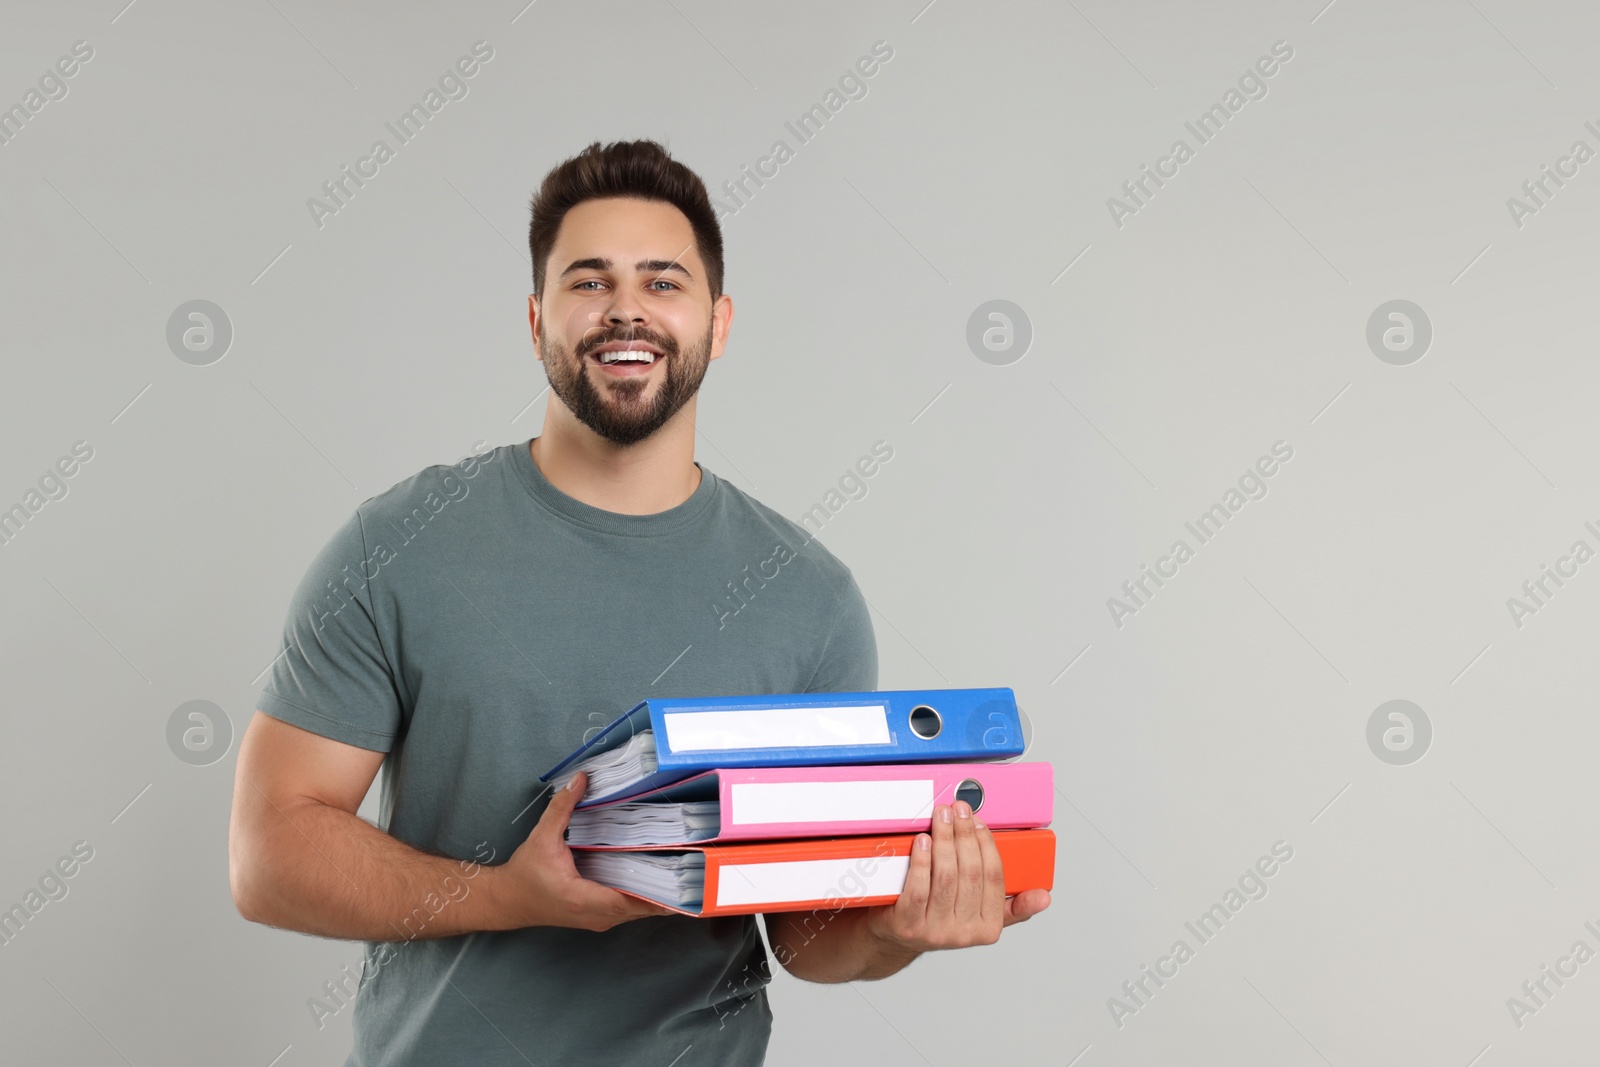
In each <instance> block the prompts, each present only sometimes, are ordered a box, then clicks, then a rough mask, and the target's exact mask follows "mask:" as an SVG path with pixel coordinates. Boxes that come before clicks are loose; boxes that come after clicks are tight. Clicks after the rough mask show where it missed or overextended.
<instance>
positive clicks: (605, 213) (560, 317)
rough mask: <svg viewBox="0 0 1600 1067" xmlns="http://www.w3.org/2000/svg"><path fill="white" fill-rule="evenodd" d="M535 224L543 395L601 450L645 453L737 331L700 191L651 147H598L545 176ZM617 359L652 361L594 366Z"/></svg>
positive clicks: (715, 230)
mask: <svg viewBox="0 0 1600 1067" xmlns="http://www.w3.org/2000/svg"><path fill="white" fill-rule="evenodd" d="M532 215H533V218H532V222H531V223H530V225H529V227H528V245H529V250H530V251H531V253H532V255H533V284H534V291H533V295H532V297H531V298H530V299H529V301H528V309H529V311H528V314H529V322H530V325H531V327H532V329H533V332H534V340H535V344H536V346H537V351H538V355H539V358H540V359H541V360H542V361H543V362H544V364H545V373H546V375H547V376H548V377H549V379H550V389H551V392H553V393H554V394H555V396H556V398H557V399H558V400H560V401H561V403H562V404H564V405H565V406H566V407H567V408H568V409H569V410H571V412H572V413H573V415H574V416H576V417H577V419H578V420H579V421H580V422H582V423H583V424H584V425H585V426H587V427H589V429H591V430H593V431H594V432H595V433H596V434H598V435H600V436H601V437H604V438H605V439H607V440H609V441H611V442H613V443H615V444H619V445H629V444H633V443H635V442H637V441H641V440H644V439H645V438H647V437H649V436H650V435H651V434H653V433H655V432H656V430H658V429H660V428H661V427H662V426H663V425H665V424H666V423H667V421H668V420H670V419H671V418H672V417H673V416H674V415H676V414H677V413H678V411H679V410H681V409H682V408H683V407H684V406H685V405H686V404H688V403H689V402H690V401H692V400H693V399H694V396H695V394H696V392H698V390H699V388H700V383H701V381H702V379H703V378H704V377H705V373H706V368H707V366H708V365H709V364H710V361H711V360H713V359H716V358H718V357H719V356H721V355H722V350H723V346H724V345H725V344H726V342H727V333H728V324H729V323H730V322H731V320H732V318H733V302H732V300H731V299H729V298H728V297H727V296H726V295H724V294H723V292H722V231H721V228H720V227H719V225H718V224H717V217H716V213H715V212H714V211H713V210H712V207H711V200H710V197H709V196H708V195H707V193H706V187H705V183H704V182H702V181H701V180H700V179H699V178H698V177H697V176H696V175H695V174H694V172H693V171H691V170H689V169H688V168H687V167H685V166H684V165H683V164H681V163H678V162H676V161H675V160H673V159H672V157H671V156H669V155H667V153H666V150H665V149H663V148H662V147H661V146H660V145H658V144H656V143H655V142H654V141H632V142H616V143H613V144H610V145H606V146H604V147H602V146H601V145H600V143H599V142H596V143H594V144H592V145H590V146H589V147H588V148H586V149H584V150H583V151H582V152H580V153H579V154H578V155H576V156H574V157H572V158H571V159H568V160H566V161H565V162H563V163H561V164H560V165H559V166H557V167H556V168H555V169H554V170H552V171H551V172H550V173H549V175H547V176H546V177H545V180H544V182H543V183H542V184H541V185H540V187H539V191H538V192H537V193H535V194H534V197H533V204H532ZM623 347H632V348H635V349H643V350H645V351H646V352H648V353H649V354H650V355H651V356H653V360H652V361H651V362H648V363H645V362H636V361H619V362H609V363H608V362H605V361H604V360H602V355H603V353H602V352H601V351H600V350H601V349H608V350H611V349H617V348H623ZM609 358H612V359H614V358H615V356H614V355H612V356H610V357H609Z"/></svg>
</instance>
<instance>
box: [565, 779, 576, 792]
mask: <svg viewBox="0 0 1600 1067" xmlns="http://www.w3.org/2000/svg"><path fill="white" fill-rule="evenodd" d="M576 788H578V780H577V779H576V778H574V779H572V780H571V781H569V782H568V783H567V792H569V793H570V792H572V791H573V790H574V789H576Z"/></svg>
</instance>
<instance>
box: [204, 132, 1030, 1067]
mask: <svg viewBox="0 0 1600 1067" xmlns="http://www.w3.org/2000/svg"><path fill="white" fill-rule="evenodd" d="M532 215H533V219H532V225H531V227H530V231H529V243H530V247H531V250H532V253H533V263H534V292H533V295H532V296H531V297H530V299H529V302H528V321H529V325H530V327H531V329H532V332H533V337H534V345H535V352H536V354H537V356H538V358H539V359H540V360H541V361H543V363H544V365H545V373H546V375H547V376H548V378H549V381H550V390H551V394H552V395H551V398H550V401H549V406H548V410H547V412H546V415H545V422H544V428H543V431H542V433H541V434H540V436H539V437H537V438H534V439H533V440H532V441H531V442H527V441H525V442H521V443H518V444H510V445H504V446H501V447H499V448H496V449H493V450H490V451H488V452H485V453H482V454H480V455H476V456H470V457H468V458H467V459H466V460H465V461H463V462H462V463H461V464H458V465H457V466H454V467H442V466H441V467H430V468H428V469H426V470H424V471H421V472H420V473H418V474H416V475H415V476H413V477H411V478H409V479H407V480H405V481H403V482H400V483H399V484H397V485H396V486H394V487H393V488H391V489H389V490H388V491H387V492H385V493H382V494H380V495H378V496H376V497H373V498H372V499H370V500H368V501H366V502H364V503H363V504H362V505H361V506H360V507H359V508H357V509H356V512H355V514H354V515H353V516H352V517H351V518H350V520H349V521H348V522H347V523H345V525H344V527H343V528H342V529H340V530H339V532H338V533H336V534H335V535H334V537H333V538H332V540H331V541H329V543H328V544H327V546H326V547H325V548H323V550H322V551H321V552H320V553H319V555H318V556H317V558H316V559H315V561H314V562H313V563H312V565H311V568H310V569H309V571H308V572H307V574H306V576H305V578H304V580H303V581H302V582H301V584H300V586H299V588H298V589H297V591H296V593H295V596H294V599H293V602H292V604H291V607H290V611H289V616H288V621H287V624H286V626H285V640H286V643H287V646H288V647H287V652H286V653H285V655H284V656H283V657H282V658H281V659H280V660H279V661H278V663H277V664H276V666H275V667H274V668H273V671H272V674H271V676H270V678H269V679H268V682H267V684H266V686H265V687H264V690H263V692H262V695H261V702H260V705H259V707H260V710H259V712H258V713H257V714H256V715H255V716H254V718H253V720H252V721H251V723H250V726H249V729H248V730H247V732H246V734H245V736H244V739H243V741H242V742H241V744H240V750H239V764H238V774H237V779H236V783H235V789H234V803H233V814H232V823H231V826H230V832H229V860H230V878H231V884H232V889H233V897H234V901H235V904H236V906H237V907H238V909H239V911H240V914H241V915H243V916H244V917H245V918H247V919H250V920H252V921H255V922H262V923H268V924H271V925H273V926H279V927H284V928H287V929H292V930H300V931H304V932H306V933H311V934H317V935H321V936H324V937H333V938H347V939H360V940H363V941H366V942H367V946H366V954H365V961H364V964H363V966H362V968H361V972H362V973H361V975H360V976H359V993H357V991H356V989H355V988H354V986H355V980H354V977H352V978H351V979H350V980H349V981H348V982H344V983H339V984H337V985H333V986H331V987H330V988H329V989H328V990H327V991H326V992H327V993H328V996H327V997H324V998H313V1000H312V1002H311V1004H310V1005H309V1008H310V1011H311V1013H312V1014H313V1015H314V1016H316V1018H317V1020H318V1023H319V1025H320V1024H321V1020H322V1019H323V1018H324V1017H326V1016H327V1015H332V1014H336V1013H337V1012H339V1011H341V1010H342V1009H343V1007H344V1006H345V1004H346V1003H347V999H346V998H351V997H353V998H354V1002H355V1007H354V1016H353V1019H354V1030H355V1051H354V1052H353V1054H352V1055H351V1057H350V1060H349V1061H348V1062H349V1063H350V1064H383V1065H385V1067H400V1065H408V1064H441V1063H471V1064H475V1065H482V1064H491V1065H492V1064H526V1063H527V1062H536V1063H559V1064H634V1063H651V1064H666V1063H668V1062H672V1061H673V1057H675V1056H678V1055H680V1054H681V1053H683V1052H687V1051H689V1050H690V1049H692V1053H691V1054H690V1055H689V1056H688V1057H686V1058H685V1059H684V1060H683V1061H682V1063H683V1064H685V1065H688V1064H695V1065H701V1064H729V1065H732V1064H751V1063H758V1062H760V1061H761V1059H762V1057H763V1055H764V1053H765V1049H766V1044H767V1039H768V1035H769V1033H770V1030H771V1021H772V1014H771V1012H770V1010H769V1009H768V1006H767V998H766V991H765V986H766V984H767V982H768V981H769V980H770V970H769V968H768V965H767V954H766V950H765V948H764V946H763V945H762V940H761V936H760V933H759V931H758V929H757V925H756V922H755V919H754V917H753V916H736V917H720V918H712V919H695V918H689V917H686V916H681V915H678V914H676V913H673V912H671V911H669V910H668V909H666V908H663V907H659V906H656V905H654V904H649V903H646V902H644V901H641V900H639V899H637V898H634V897H630V896H627V895H625V894H621V893H617V892H615V891H612V890H610V889H607V888H605V887H604V886H601V885H599V884H597V883H594V882H590V881H587V880H585V879H583V878H580V877H579V876H578V874H577V871H576V869H575V868H574V866H573V863H572V858H571V853H570V852H569V851H568V850H567V847H566V845H565V843H564V841H563V836H562V835H563V832H564V830H565V828H566V825H567V818H568V815H569V814H570V812H571V811H572V808H573V806H574V805H575V804H576V803H577V802H578V800H579V799H580V798H581V796H582V790H583V781H582V779H581V777H580V779H579V781H578V783H577V785H576V788H575V789H573V790H568V791H563V792H561V793H559V794H554V795H552V794H551V793H550V791H549V790H548V789H546V788H543V787H541V785H540V783H539V781H538V775H539V774H541V773H543V772H544V771H546V770H548V769H549V768H551V767H552V766H554V765H555V764H556V763H557V762H559V761H560V760H561V758H562V757H564V756H566V755H567V754H568V753H569V752H570V751H572V750H573V749H574V748H576V747H577V746H578V745H579V744H580V743H581V742H582V741H583V740H584V738H585V736H589V735H592V734H593V732H594V730H595V729H596V728H597V727H599V726H602V725H604V724H605V723H607V722H610V721H611V720H612V719H614V718H615V717H616V716H618V715H620V714H621V713H622V712H624V711H626V710H627V709H628V708H629V707H631V706H632V705H633V704H635V703H636V702H637V701H638V700H639V699H640V698H642V697H646V696H696V695H718V694H738V693H763V692H766V693H782V692H802V691H825V692H834V691H849V690H871V689H875V688H876V687H877V673H878V662H877V647H876V644H875V642H874V637H873V633H872V625H871V621H870V619H869V617H868V614H867V606H866V602H865V600H864V599H863V597H862V595H861V593H860V591H859V590H858V589H857V588H856V586H855V582H854V580H853V578H852V576H851V573H850V571H849V570H848V568H846V567H845V566H844V565H843V564H842V563H840V562H839V561H838V560H837V559H835V558H834V557H833V556H832V555H831V554H830V553H828V552H827V550H826V549H824V548H823V547H822V546H821V545H820V544H819V543H817V542H814V541H811V540H810V539H809V538H808V537H807V536H806V532H805V530H804V529H803V528H801V527H799V526H797V525H796V524H795V523H793V522H790V521H789V520H787V519H784V518H783V517H781V516H779V515H778V514H777V513H775V512H773V511H772V510H770V509H769V508H767V507H765V506H764V505H762V504H760V503H758V502H757V501H755V500H753V499H752V498H750V497H749V496H747V495H746V494H744V493H742V492H740V491H739V490H738V489H736V488H734V487H733V486H732V485H730V484H728V483H727V482H725V481H722V480H721V479H719V478H717V477H716V475H714V474H713V473H712V472H711V471H709V470H706V469H705V468H703V467H701V466H700V465H699V464H697V463H695V462H694V434H695V429H694V418H695V399H696V394H697V391H698V389H699V386H700V382H701V380H702V378H703V377H704V375H705V372H706V368H707V366H708V365H709V363H710V361H711V360H713V359H717V358H719V357H721V355H722V353H723V348H724V346H725V345H726V343H727V338H728V327H729V325H730V323H731V322H732V320H733V302H732V300H731V299H730V298H729V297H728V296H727V295H726V294H724V293H723V292H722V240H721V233H720V230H719V228H718V225H717V220H716V216H715V214H714V212H713V210H712V207H711V204H710V201H709V198H708V197H707V194H706V190H705V186H704V184H703V183H702V182H701V180H700V179H699V178H698V177H696V176H695V175H694V174H693V172H691V171H689V170H688V169H687V168H686V167H684V166H683V165H682V164H680V163H677V162H675V161H673V160H672V159H671V158H670V157H669V156H668V155H667V153H666V152H665V151H664V150H663V149H662V148H661V147H660V146H659V145H657V144H655V143H653V142H650V141H637V142H631V143H615V144H611V145H609V146H606V147H604V148H602V147H601V145H600V144H598V143H596V144H594V145H591V146H590V147H589V148H588V149H586V150H585V151H584V152H582V153H580V154H579V155H577V156H575V157H574V158H572V159H569V160H567V161H566V162H564V163H562V164H561V165H560V166H558V167H556V168H555V169H554V170H553V171H552V172H551V173H550V174H549V175H548V176H547V178H546V179H545V181H544V183H543V184H542V186H541V187H540V189H539V191H538V193H537V194H536V196H535V198H534V201H533V205H532ZM619 353H620V354H619ZM380 767H381V768H382V771H383V790H382V795H381V808H382V814H381V820H380V825H381V829H380V828H378V827H374V826H372V825H371V824H369V823H367V822H365V821H364V820H362V819H360V818H359V817H358V816H357V815H356V814H355V812H356V810H357V808H358V807H359V806H360V803H361V800H362V798H363V797H364V796H365V794H366V792H367V789H368V787H369V785H370V784H371V782H372V780H373V778H374V776H375V775H376V774H377V772H378V770H379V768H380ZM956 807H957V808H958V809H960V810H957V811H952V810H951V809H950V808H948V807H945V806H941V807H940V808H939V809H938V811H937V812H936V815H935V818H934V821H933V824H932V827H931V830H932V833H931V836H930V835H923V836H924V838H926V839H929V840H931V847H930V848H928V849H926V850H919V851H915V852H914V853H913V856H912V861H911V867H910V873H909V875H908V878H907V882H906V886H905V889H904V890H903V892H902V894H901V896H900V898H899V900H898V901H897V902H896V903H895V904H892V905H886V906H883V907H873V908H845V909H841V910H840V911H838V912H830V911H828V910H824V909H819V910H818V911H817V912H815V913H800V914H799V915H784V914H778V915H770V916H765V917H764V919H765V924H766V928H767V934H768V936H769V938H770V939H771V942H772V946H773V952H774V954H776V955H777V956H778V958H779V960H780V962H781V963H782V964H783V965H784V966H785V967H787V969H788V970H789V971H790V972H791V973H793V974H794V975H796V976H798V977H800V978H803V979H808V980H811V981H818V982H843V981H849V980H855V979H871V978H881V977H884V976H887V975H889V974H892V973H894V972H895V971H898V970H900V969H901V968H903V967H904V966H906V964H907V963H909V962H910V961H911V960H912V959H913V958H914V957H915V956H916V955H918V954H919V953H921V952H924V951H928V950H932V949H940V948H954V947H959V946H963V945H972V944H988V943H992V942H993V941H994V940H995V939H996V938H998V936H999V934H1000V929H1001V927H1002V926H1003V925H1005V924H1008V923H1011V922H1015V921H1019V920H1022V919H1026V918H1028V917H1030V916H1031V915H1033V914H1035V913H1037V912H1038V911H1040V910H1042V909H1043V908H1044V907H1045V906H1047V904H1048V903H1049V895H1048V894H1047V893H1045V892H1044V891H1043V890H1034V891H1030V892H1029V893H1026V894H1022V895H1020V896H1018V897H1016V898H1014V899H1012V900H1010V901H1008V900H1006V899H1005V897H1004V889H1003V882H1002V881H1001V873H1002V872H1001V868H1000V863H999V859H998V857H997V855H996V852H995V848H994V843H993V840H992V838H991V837H990V834H989V831H988V830H987V829H985V828H983V827H982V826H981V824H980V823H979V822H978V820H976V819H974V818H972V817H971V816H970V814H969V813H968V812H967V811H966V810H965V806H964V805H959V804H958V805H957V806H956ZM791 920H793V921H791ZM341 990H342V992H343V993H344V997H340V996H338V995H337V994H338V993H339V992H340V991H341Z"/></svg>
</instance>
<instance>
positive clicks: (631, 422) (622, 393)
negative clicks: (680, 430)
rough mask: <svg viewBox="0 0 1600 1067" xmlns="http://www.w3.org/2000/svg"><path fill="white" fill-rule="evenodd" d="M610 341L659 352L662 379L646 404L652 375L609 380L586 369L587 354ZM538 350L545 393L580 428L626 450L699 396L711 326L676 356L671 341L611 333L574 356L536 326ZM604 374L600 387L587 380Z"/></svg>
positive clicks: (584, 345)
mask: <svg viewBox="0 0 1600 1067" xmlns="http://www.w3.org/2000/svg"><path fill="white" fill-rule="evenodd" d="M613 341H622V342H627V341H643V342H647V343H649V344H652V345H655V346H656V347H657V348H659V349H661V352H662V355H660V356H658V357H657V358H656V362H657V363H663V362H664V363H665V364H666V366H665V367H663V368H662V374H663V375H664V376H665V378H666V380H665V381H663V382H662V383H661V385H660V386H659V387H658V388H657V389H656V392H655V396H654V398H652V399H649V400H646V399H645V392H646V390H647V389H649V388H650V382H649V379H650V378H652V377H654V376H655V375H654V374H643V375H640V376H638V377H636V378H635V377H626V378H613V377H610V376H609V375H605V372H604V371H603V370H601V369H600V368H598V367H594V368H593V370H591V365H592V361H591V360H590V358H589V353H591V352H593V351H594V350H595V349H596V348H599V347H600V346H601V345H604V344H610V343H611V342H613ZM539 351H540V352H542V353H544V369H545V376H546V377H547V378H549V380H550V391H551V392H552V393H555V395H556V396H557V397H558V398H560V400H561V402H562V403H563V404H565V405H566V406H567V408H568V410H570V411H571V412H572V414H573V415H575V416H576V417H577V419H578V421H579V422H581V423H583V424H584V425H585V426H587V427H589V429H591V430H593V431H594V432H595V433H597V434H599V435H600V436H601V437H604V438H605V439H606V440H607V441H610V442H612V443H613V444H618V445H631V444H636V443H637V442H639V441H643V440H644V439H645V438H647V437H649V436H650V435H651V434H653V433H655V432H656V431H657V430H659V429H661V427H663V426H665V425H666V424H667V422H668V421H669V420H670V419H671V418H672V417H673V416H674V415H676V414H677V413H678V412H679V411H680V410H682V408H683V406H684V405H685V404H687V403H688V402H689V401H690V400H692V399H694V395H695V394H696V393H697V392H699V391H700V383H701V381H703V380H704V378H705V376H706V368H707V367H708V366H709V365H710V363H711V326H710V324H709V323H707V325H706V332H705V336H704V337H703V338H702V339H701V341H700V342H699V343H698V344H696V345H695V346H693V347H692V348H690V349H689V350H688V351H685V352H682V353H680V352H679V351H678V346H677V342H675V341H674V340H673V339H672V338H670V337H665V336H662V335H659V334H655V333H652V332H650V331H648V330H631V331H621V332H617V331H612V332H607V333H604V334H598V335H597V336H595V337H593V338H588V339H585V340H584V341H583V342H582V343H581V344H580V345H579V347H578V351H577V353H576V354H574V353H573V352H572V351H571V350H569V349H567V348H566V347H564V346H563V345H561V344H558V343H556V342H555V341H553V340H552V339H551V338H550V336H549V335H548V334H547V333H545V329H544V324H543V323H542V322H541V323H540V324H539ZM591 373H593V374H595V375H605V381H604V383H603V384H602V385H596V384H595V382H594V380H593V379H592V378H591V377H590V375H591Z"/></svg>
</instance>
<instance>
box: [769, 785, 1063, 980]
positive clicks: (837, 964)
mask: <svg viewBox="0 0 1600 1067" xmlns="http://www.w3.org/2000/svg"><path fill="white" fill-rule="evenodd" d="M932 830H933V832H932V834H931V836H930V835H928V834H918V835H917V839H916V841H915V842H913V843H912V846H911V863H910V866H909V868H908V869H907V871H906V882H905V886H904V887H903V888H902V889H901V891H900V897H899V899H898V900H896V901H895V902H894V903H893V904H883V905H879V906H876V907H867V908H859V907H858V908H845V909H844V910H842V911H840V912H838V913H837V914H835V913H831V912H829V911H827V910H825V909H819V910H818V911H815V912H774V913H772V914H769V915H765V916H763V918H764V919H765V920H766V926H767V937H768V938H769V939H770V940H771V942H772V951H773V954H774V955H776V956H777V957H778V962H779V963H780V964H782V965H783V967H784V969H785V970H787V971H788V972H789V973H790V974H792V975H794V976H795V977H796V978H801V979H804V980H806V981H808V982H856V981H870V980H873V979H877V978H887V977H888V976H889V975H891V974H895V973H896V972H898V971H901V970H903V969H904V968H905V967H906V966H907V965H908V964H909V963H910V962H911V961H912V960H914V959H916V958H917V957H918V956H920V955H921V954H922V953H924V952H931V951H934V950H936V949H947V948H967V947H969V946H972V945H992V944H994V943H995V942H996V941H998V940H999V939H1000V931H1001V930H1002V929H1004V928H1005V927H1007V926H1011V925H1012V924H1014V923H1019V922H1025V921H1027V920H1028V919H1031V918H1033V916H1035V915H1037V914H1038V913H1039V912H1041V911H1043V910H1044V909H1045V908H1047V907H1049V906H1050V894H1049V893H1048V892H1047V891H1046V890H1043V889H1030V890H1028V891H1027V892H1026V893H1019V894H1017V895H1016V896H1015V897H1012V898H1010V899H1008V898H1007V897H1006V895H1005V870H1004V868H1003V867H1002V866H1001V863H1000V853H999V850H998V849H996V848H995V844H994V836H993V834H992V833H991V832H990V830H989V828H988V827H987V826H985V825H984V824H983V822H982V821H981V820H979V819H975V818H973V817H972V809H971V808H969V807H968V806H967V804H966V803H965V802H964V801H959V800H958V801H956V803H955V804H954V805H953V806H952V805H947V804H941V805H939V806H937V807H936V808H934V811H933V826H932ZM924 843H926V847H925V845H924Z"/></svg>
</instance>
